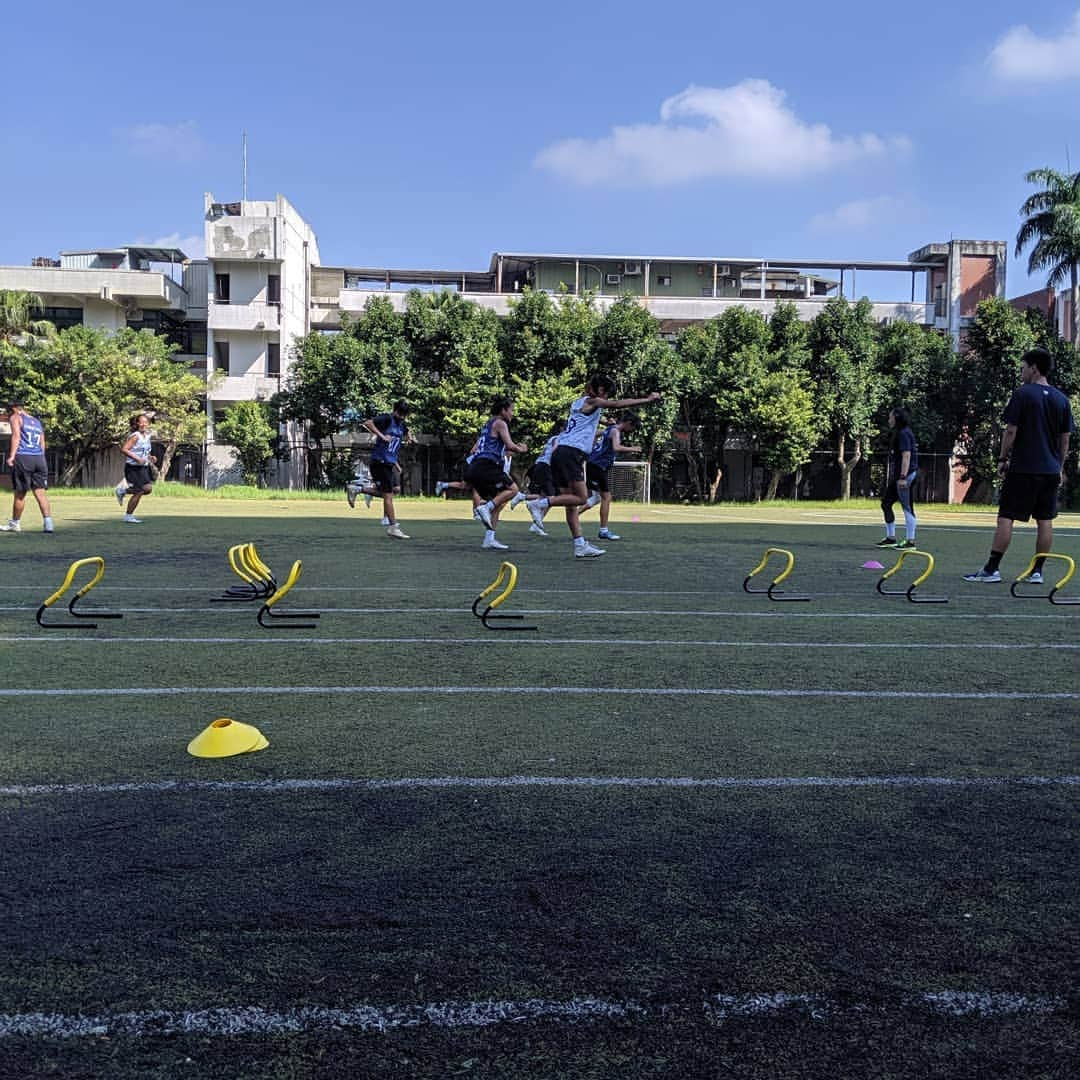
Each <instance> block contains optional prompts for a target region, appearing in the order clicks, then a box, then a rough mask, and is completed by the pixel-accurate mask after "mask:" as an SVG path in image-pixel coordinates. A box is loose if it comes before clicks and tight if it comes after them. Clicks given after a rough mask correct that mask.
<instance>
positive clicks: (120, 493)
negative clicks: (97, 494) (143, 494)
mask: <svg viewBox="0 0 1080 1080" xmlns="http://www.w3.org/2000/svg"><path fill="white" fill-rule="evenodd" d="M127 489H128V488H127V481H126V480H125V481H124V482H123V483H121V484H117V485H116V487H114V488H113V494H114V495H115V496H116V501H117V502H118V503H119V504H120V505H121V506H123V505H124V496H125V495H126V494H127Z"/></svg>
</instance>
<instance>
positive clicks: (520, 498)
mask: <svg viewBox="0 0 1080 1080" xmlns="http://www.w3.org/2000/svg"><path fill="white" fill-rule="evenodd" d="M528 497H529V496H528V495H526V494H525V492H524V491H519V492H518V493H517V494H516V495H515V496H514V497H513V498H512V499H511V500H510V509H511V510H516V509H517V508H518V507H519V506H520V505H521V504H522V503H523V502H524V501H525V500H526V499H527V498H528Z"/></svg>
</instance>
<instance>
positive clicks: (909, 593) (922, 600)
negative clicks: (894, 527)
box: [877, 548, 949, 604]
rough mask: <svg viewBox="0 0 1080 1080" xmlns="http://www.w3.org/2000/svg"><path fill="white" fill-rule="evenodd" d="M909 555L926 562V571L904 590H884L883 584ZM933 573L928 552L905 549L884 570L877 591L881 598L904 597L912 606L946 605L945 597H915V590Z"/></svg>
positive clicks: (932, 559)
mask: <svg viewBox="0 0 1080 1080" xmlns="http://www.w3.org/2000/svg"><path fill="white" fill-rule="evenodd" d="M909 555H915V556H917V557H919V558H922V559H925V560H926V569H925V570H924V571H923V572H922V573H921V574H920V575H919V576H918V577H917V578H916V579H915V580H914V581H913V582H912V583H911V584H910V585H909V586H908V587H907V588H906V589H886V588H885V587H884V586H885V582H886V581H888V580H889V578H891V577H892V576H893V574H895V573H896V572H897V571H898V570H899V569H900V567H901V566H903V565H904V560H905V559H906V558H907V557H908V556H909ZM933 572H934V556H933V555H931V554H930V552H929V551H919V550H918V549H917V548H907V549H906V550H904V551H901V552H900V557H899V558H898V559H897V560H896V565H895V566H894V567H893V568H892V569H891V570H886V571H885V573H884V574H882V575H881V577H880V578H878V583H877V591H878V592H879V593H881V595H882V596H906V597H907V598H908V599H909V600H910V601H911V602H912V603H913V604H947V603H948V602H949V598H948V597H947V596H916V595H915V590H916V589H917V588H918V587H919V586H920V585H921V584H922V583H923V582H924V581H926V579H927V578H928V577H930V575H931V574H932V573H933Z"/></svg>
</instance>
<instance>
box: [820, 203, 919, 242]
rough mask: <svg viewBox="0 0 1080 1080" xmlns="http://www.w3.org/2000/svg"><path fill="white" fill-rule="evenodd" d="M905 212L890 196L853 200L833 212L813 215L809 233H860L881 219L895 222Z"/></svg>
mask: <svg viewBox="0 0 1080 1080" xmlns="http://www.w3.org/2000/svg"><path fill="white" fill-rule="evenodd" d="M905 210H906V207H905V204H904V203H903V202H902V201H901V200H900V199H897V198H894V197H893V196H892V195H878V196H877V197H876V198H873V199H855V200H853V201H852V202H848V203H844V205H843V206H838V207H837V208H836V209H835V210H829V211H828V212H826V213H821V214H815V215H814V216H813V217H812V218H811V219H810V224H809V228H810V230H811V232H819V233H826V232H862V231H863V230H865V229H868V228H871V227H873V226H875V225H877V224H879V223H880V222H881V221H882V220H883V219H888V220H889V221H895V220H896V218H897V217H898V216H900V215H901V214H903V213H904V211H905Z"/></svg>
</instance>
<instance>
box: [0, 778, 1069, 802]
mask: <svg viewBox="0 0 1080 1080" xmlns="http://www.w3.org/2000/svg"><path fill="white" fill-rule="evenodd" d="M1078 784H1080V776H972V777H962V776H961V777H954V776H762V777H739V776H712V777H695V776H402V777H389V778H383V779H380V778H371V779H355V778H348V777H339V778H336V779H335V778H331V779H315V778H312V779H303V778H299V779H284V780H143V781H138V780H131V781H115V782H112V783H100V784H94V783H79V784H9V785H6V786H3V787H0V796H10V797H15V798H27V797H30V796H34V795H123V794H128V793H144V792H158V793H166V792H167V793H173V792H179V793H183V792H188V791H192V792H201V791H240V792H252V793H255V794H274V793H276V792H282V791H290V792H291V791H397V790H417V789H427V788H436V789H443V790H445V789H450V788H679V789H686V788H705V789H712V790H722V791H750V790H775V789H784V788H826V789H846V788H859V789H864V788H924V787H939V788H1001V787H1056V786H1064V787H1072V786H1075V785H1078Z"/></svg>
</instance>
